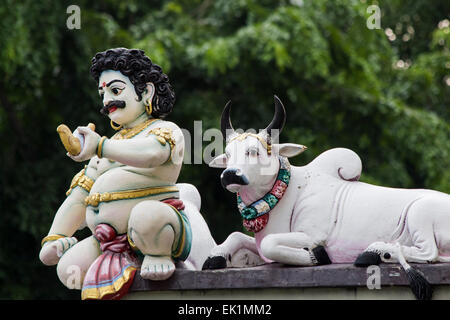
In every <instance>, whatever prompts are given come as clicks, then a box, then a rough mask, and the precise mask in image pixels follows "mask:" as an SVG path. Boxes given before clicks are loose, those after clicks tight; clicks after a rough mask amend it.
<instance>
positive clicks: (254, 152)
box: [245, 148, 259, 157]
mask: <svg viewBox="0 0 450 320" xmlns="http://www.w3.org/2000/svg"><path fill="white" fill-rule="evenodd" d="M245 155H246V156H247V157H248V156H252V157H255V156H259V151H258V150H257V149H253V148H252V149H248V150H247V151H246V152H245Z"/></svg>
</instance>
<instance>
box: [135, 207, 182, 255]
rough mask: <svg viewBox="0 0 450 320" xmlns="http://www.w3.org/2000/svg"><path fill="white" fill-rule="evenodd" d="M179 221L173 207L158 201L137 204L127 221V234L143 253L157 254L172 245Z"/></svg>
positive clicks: (178, 230) (178, 229) (177, 231)
mask: <svg viewBox="0 0 450 320" xmlns="http://www.w3.org/2000/svg"><path fill="white" fill-rule="evenodd" d="M179 232H180V223H179V220H178V217H177V215H176V213H175V212H174V210H173V208H172V207H170V206H169V205H167V204H165V203H162V202H160V201H154V200H148V201H143V202H141V203H139V204H137V205H136V206H135V207H134V208H133V209H132V211H131V214H130V219H129V221H128V236H129V238H130V240H131V241H132V243H133V244H134V245H135V246H136V247H137V248H138V249H139V250H140V251H141V252H142V253H143V254H147V253H151V254H158V252H159V251H167V250H168V248H171V247H172V244H173V242H174V240H175V235H176V234H178V233H179Z"/></svg>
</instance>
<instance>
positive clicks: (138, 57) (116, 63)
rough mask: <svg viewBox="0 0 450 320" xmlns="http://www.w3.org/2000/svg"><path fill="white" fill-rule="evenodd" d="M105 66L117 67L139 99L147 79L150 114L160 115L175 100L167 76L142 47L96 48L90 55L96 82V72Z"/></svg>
mask: <svg viewBox="0 0 450 320" xmlns="http://www.w3.org/2000/svg"><path fill="white" fill-rule="evenodd" d="M105 70H116V71H120V72H121V73H122V74H123V75H125V76H127V77H128V78H129V79H130V81H131V83H132V84H133V85H134V90H135V91H136V94H137V96H138V97H139V100H141V99H142V93H143V92H144V90H145V88H146V87H147V83H148V82H152V83H153V84H154V86H155V94H154V95H153V99H152V116H153V117H154V118H164V117H165V116H166V115H168V114H169V113H170V112H171V111H172V109H173V105H174V103H175V92H174V90H173V88H172V86H171V85H170V83H169V77H168V76H167V75H166V74H165V73H163V71H162V69H161V67H160V66H158V65H156V64H154V63H152V61H151V60H150V58H149V57H147V56H146V55H145V54H144V51H143V50H139V49H126V48H114V49H108V50H106V51H103V52H98V53H97V54H96V55H95V56H94V58H92V66H91V70H90V71H91V75H92V77H93V78H94V79H95V81H96V82H97V83H98V79H99V78H100V75H101V73H102V72H103V71H105Z"/></svg>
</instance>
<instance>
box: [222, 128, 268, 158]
mask: <svg viewBox="0 0 450 320" xmlns="http://www.w3.org/2000/svg"><path fill="white" fill-rule="evenodd" d="M248 137H254V138H256V139H258V140H259V142H261V144H262V145H263V147H264V148H266V150H267V154H269V155H270V154H271V153H272V145H271V144H270V142H267V141H266V140H265V139H264V138H262V137H261V136H260V135H257V134H255V133H251V132H244V133H242V134H240V135H238V136H236V137H234V138H232V139H231V140H230V141H229V142H231V141H233V140H238V141H244V140H245V139H247V138H248Z"/></svg>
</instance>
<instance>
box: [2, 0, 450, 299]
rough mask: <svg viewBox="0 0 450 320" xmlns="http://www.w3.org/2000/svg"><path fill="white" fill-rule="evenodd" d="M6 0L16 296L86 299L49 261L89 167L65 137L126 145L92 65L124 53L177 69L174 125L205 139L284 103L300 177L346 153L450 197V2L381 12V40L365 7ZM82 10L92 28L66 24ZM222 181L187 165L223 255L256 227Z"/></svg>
mask: <svg viewBox="0 0 450 320" xmlns="http://www.w3.org/2000/svg"><path fill="white" fill-rule="evenodd" d="M1 2H2V5H1V6H0V74H1V75H2V76H1V77H0V142H1V144H2V157H1V166H0V190H1V193H0V197H1V198H0V199H1V200H0V201H1V202H0V207H1V209H2V214H1V216H0V239H1V240H0V283H2V284H3V285H2V286H1V288H0V297H2V298H13V299H14V298H19V299H20V298H21V299H24V298H25V299H30V298H75V299H76V298H79V292H76V291H75V292H74V291H69V290H68V289H66V288H65V287H64V286H63V285H62V284H60V283H59V280H58V279H57V276H56V271H55V268H49V267H45V266H43V265H42V264H41V263H40V261H39V259H38V253H39V250H40V239H41V238H42V237H43V236H45V235H46V234H47V232H48V228H49V227H50V225H51V222H52V219H53V215H54V213H55V212H56V210H57V208H58V206H59V205H60V203H61V202H62V201H63V199H64V196H65V191H66V189H67V188H68V185H69V183H70V180H71V178H72V176H73V175H74V174H75V173H76V172H78V170H79V169H80V164H76V163H73V162H72V161H71V160H70V159H69V158H67V157H66V156H65V152H64V150H63V148H62V146H61V143H60V142H59V139H58V137H57V135H56V132H55V128H56V127H57V125H58V124H60V123H66V124H67V125H69V127H71V128H73V129H74V128H75V127H76V126H78V125H85V124H87V123H88V122H94V123H96V125H97V131H98V132H101V133H102V134H104V135H111V134H112V129H111V128H109V121H107V119H105V118H104V117H102V116H101V115H100V114H99V112H98V111H99V106H100V99H99V97H98V96H97V91H96V84H95V83H94V81H93V80H92V79H91V78H90V75H89V67H90V59H91V58H92V57H93V55H94V54H95V53H96V52H98V51H103V50H105V49H107V48H110V47H118V46H121V47H137V48H141V49H144V50H145V51H146V53H147V55H149V56H150V57H151V59H152V60H153V61H154V62H155V63H157V64H159V65H161V66H162V67H163V69H164V71H165V72H166V73H168V74H169V76H170V79H171V83H172V85H173V86H174V88H175V90H176V93H177V102H176V105H175V108H174V111H173V113H172V114H171V115H170V116H169V120H171V121H174V122H176V123H178V124H179V125H180V127H182V128H186V129H188V130H190V132H193V123H194V121H195V120H201V121H202V128H203V130H206V129H208V128H217V127H218V126H219V119H220V114H221V111H222V108H223V106H224V105H225V103H226V101H228V100H229V99H231V100H233V101H234V107H233V110H232V119H233V123H234V126H235V127H238V128H239V127H241V128H244V129H247V128H256V129H259V128H263V127H265V126H266V125H267V124H268V122H269V121H270V119H271V117H272V113H273V97H272V95H273V94H277V95H278V96H279V97H280V98H281V99H282V101H283V102H284V104H285V107H286V109H287V112H288V120H287V123H286V127H285V130H284V131H283V133H282V135H281V137H280V140H281V141H282V142H288V141H289V142H296V143H302V144H305V145H307V146H308V147H309V149H308V151H307V152H305V153H303V154H302V155H301V156H299V157H298V158H294V159H292V163H293V164H296V165H303V164H306V163H308V162H309V161H311V160H312V159H313V158H314V157H316V156H317V155H318V154H319V153H321V152H323V151H325V150H327V149H329V148H332V147H347V148H350V149H353V150H355V151H356V152H357V153H358V154H359V155H360V156H361V158H362V160H363V166H364V169H363V175H362V178H361V179H362V180H363V181H367V182H371V183H375V184H380V185H386V186H392V187H403V188H431V189H437V190H441V191H443V192H447V193H449V192H450V139H449V138H450V124H449V121H450V108H449V102H450V101H449V96H450V95H449V88H450V85H449V84H450V76H449V69H450V62H449V61H450V59H449V46H450V27H449V24H448V20H446V19H448V15H449V13H450V10H449V9H450V8H449V4H448V1H443V0H442V1H431V2H430V1H426V0H418V1H409V0H395V1H383V2H379V3H375V4H378V5H379V7H380V9H381V13H382V16H381V29H373V30H371V29H368V28H367V27H366V21H367V19H368V17H369V15H370V14H369V13H367V11H366V10H367V7H368V6H369V5H370V4H372V3H371V2H370V1H361V0H359V1H357V0H353V1H352V0H336V1H325V0H315V1H310V0H303V1H298V0H297V1H286V0H285V1H275V0H258V1H257V0H214V1H213V0H190V1H187V0H172V1H168V0H166V1H162V0H160V1H137V0H133V1H116V0H105V1H96V2H94V1H77V2H76V3H74V2H70V3H69V2H68V1H49V0H48V1H32V0H24V1H13V0H1ZM71 4H76V5H78V6H79V7H80V9H81V29H79V30H77V29H74V30H69V29H68V28H67V26H66V19H67V18H68V16H69V14H67V13H66V9H67V7H68V6H69V5H71ZM192 136H193V134H192ZM192 143H193V141H192ZM207 143H209V142H206V141H205V142H203V146H205V145H206V144H207ZM191 160H192V161H193V160H194V159H193V157H192V158H191ZM219 173H220V171H218V170H217V169H211V168H209V167H208V166H207V164H205V163H202V164H201V165H200V164H196V165H195V164H191V165H185V166H184V167H183V170H182V173H181V176H180V179H179V181H181V182H190V183H193V184H194V185H196V186H197V188H198V189H199V190H200V192H201V194H202V213H203V215H204V217H205V219H206V220H207V222H208V224H209V226H210V228H211V231H212V234H213V236H214V237H215V239H216V240H217V241H218V242H221V241H223V240H224V239H225V237H226V236H227V235H228V234H229V233H231V232H232V231H235V230H241V229H242V227H241V219H240V216H239V215H238V213H237V210H236V208H235V198H234V195H232V194H231V193H228V192H226V191H224V190H223V189H222V187H221V186H220V182H219V178H218V176H219ZM85 235H86V231H82V232H80V233H79V234H78V236H79V237H83V236H85Z"/></svg>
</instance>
